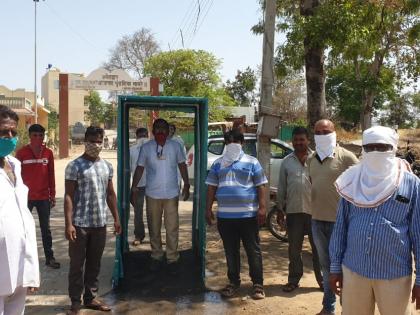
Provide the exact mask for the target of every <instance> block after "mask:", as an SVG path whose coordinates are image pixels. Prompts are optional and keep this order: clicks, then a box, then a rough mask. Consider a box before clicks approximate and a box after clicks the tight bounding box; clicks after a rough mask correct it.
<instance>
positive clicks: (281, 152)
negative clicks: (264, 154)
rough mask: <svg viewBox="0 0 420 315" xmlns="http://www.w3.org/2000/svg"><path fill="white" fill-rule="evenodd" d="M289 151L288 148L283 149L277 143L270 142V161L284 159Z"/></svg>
mask: <svg viewBox="0 0 420 315" xmlns="http://www.w3.org/2000/svg"><path fill="white" fill-rule="evenodd" d="M290 152H292V151H291V150H289V149H288V148H285V147H283V146H282V145H281V144H279V143H274V142H271V158H272V159H283V158H285V157H286V156H287V155H288V154H289V153H290Z"/></svg>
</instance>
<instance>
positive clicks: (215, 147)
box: [208, 140, 225, 155]
mask: <svg viewBox="0 0 420 315" xmlns="http://www.w3.org/2000/svg"><path fill="white" fill-rule="evenodd" d="M224 148H225V141H224V140H216V141H211V142H210V143H209V146H208V151H209V152H210V153H213V154H216V155H222V153H223V149H224Z"/></svg>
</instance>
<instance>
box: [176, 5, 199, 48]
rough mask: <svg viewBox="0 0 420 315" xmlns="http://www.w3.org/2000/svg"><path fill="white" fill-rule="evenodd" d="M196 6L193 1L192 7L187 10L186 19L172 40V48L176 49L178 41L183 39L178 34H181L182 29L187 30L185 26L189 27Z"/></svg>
mask: <svg viewBox="0 0 420 315" xmlns="http://www.w3.org/2000/svg"><path fill="white" fill-rule="evenodd" d="M196 5H197V2H196V0H192V1H191V4H190V6H189V7H188V9H187V11H186V13H185V15H184V18H183V19H182V21H181V23H180V25H179V27H178V28H176V31H175V34H174V36H173V38H172V41H171V46H172V47H174V46H175V45H176V44H177V42H178V40H179V39H181V38H180V36H179V33H178V32H179V30H180V29H185V26H186V25H188V23H189V21H190V20H191V19H192V18H193V15H194V12H195V7H196ZM184 33H185V32H184Z"/></svg>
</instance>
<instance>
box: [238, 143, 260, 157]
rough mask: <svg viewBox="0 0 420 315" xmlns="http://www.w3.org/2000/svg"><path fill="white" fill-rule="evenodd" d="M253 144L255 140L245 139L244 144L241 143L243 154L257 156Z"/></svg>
mask: <svg viewBox="0 0 420 315" xmlns="http://www.w3.org/2000/svg"><path fill="white" fill-rule="evenodd" d="M255 144H256V141H255V140H245V142H244V144H243V145H242V150H243V151H244V153H245V154H248V155H251V156H253V157H257V146H256V145H255Z"/></svg>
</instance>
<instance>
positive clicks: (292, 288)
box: [283, 282, 299, 292]
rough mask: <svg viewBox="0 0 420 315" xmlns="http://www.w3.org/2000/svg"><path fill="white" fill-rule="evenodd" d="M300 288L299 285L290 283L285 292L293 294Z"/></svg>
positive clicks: (285, 287) (284, 289)
mask: <svg viewBox="0 0 420 315" xmlns="http://www.w3.org/2000/svg"><path fill="white" fill-rule="evenodd" d="M297 288H299V284H295V283H291V282H289V283H288V284H286V285H285V286H284V287H283V292H292V291H294V290H296V289H297Z"/></svg>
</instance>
